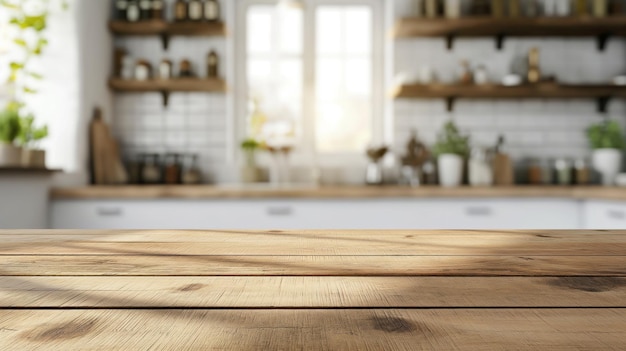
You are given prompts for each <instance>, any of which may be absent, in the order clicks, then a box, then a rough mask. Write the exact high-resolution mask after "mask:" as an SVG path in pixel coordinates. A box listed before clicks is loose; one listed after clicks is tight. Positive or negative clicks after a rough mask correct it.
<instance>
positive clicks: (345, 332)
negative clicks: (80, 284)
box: [0, 309, 626, 351]
mask: <svg viewBox="0 0 626 351" xmlns="http://www.w3.org/2000/svg"><path fill="white" fill-rule="evenodd" d="M624 330H626V310H624V309H543V310H533V309H530V310H528V309H521V310H519V309H515V310H510V309H503V310H500V309H497V310H482V309H477V310H472V309H470V310H378V309H374V310H196V311H190V310H171V309H170V310H70V311H68V310H53V311H46V310H43V311H42V310H39V311H33V310H20V311H11V310H1V311H0V349H5V350H54V351H56V350H65V351H71V350H148V349H150V350H216V349H219V350H359V351H360V350H422V349H424V350H431V349H433V350H461V349H462V350H624V349H626V336H625V335H626V334H624Z"/></svg>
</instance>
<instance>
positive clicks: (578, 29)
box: [394, 16, 626, 38]
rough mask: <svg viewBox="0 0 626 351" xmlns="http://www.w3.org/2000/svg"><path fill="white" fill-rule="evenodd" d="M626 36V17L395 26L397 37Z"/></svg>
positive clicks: (411, 21) (410, 21) (409, 21)
mask: <svg viewBox="0 0 626 351" xmlns="http://www.w3.org/2000/svg"><path fill="white" fill-rule="evenodd" d="M607 34H610V35H618V36H624V35H626V17H624V16H614V17H606V18H593V17H543V18H541V17H539V18H501V19H498V18H493V17H465V18H459V19H427V18H403V19H400V20H399V21H398V22H397V24H396V27H395V30H394V36H395V37H396V38H411V37H445V36H447V35H455V36H459V37H483V36H496V35H505V36H514V37H536V36H539V37H550V36H552V37H555V36H564V37H585V36H588V37H590V36H598V35H607Z"/></svg>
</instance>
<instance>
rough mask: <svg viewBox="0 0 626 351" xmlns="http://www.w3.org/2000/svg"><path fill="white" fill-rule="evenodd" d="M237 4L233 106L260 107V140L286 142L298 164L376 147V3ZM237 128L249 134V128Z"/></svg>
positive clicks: (333, 0) (336, 0) (378, 39)
mask: <svg viewBox="0 0 626 351" xmlns="http://www.w3.org/2000/svg"><path fill="white" fill-rule="evenodd" d="M242 1H243V3H244V4H245V5H244V6H243V8H242V13H243V17H242V20H243V22H242V23H243V25H244V26H245V28H240V29H241V30H243V31H244V32H245V33H246V36H245V40H243V41H244V42H245V44H243V49H244V51H245V55H242V56H244V57H243V58H242V60H243V62H242V63H240V67H242V68H243V69H245V74H244V75H243V76H244V77H243V79H241V80H239V82H240V84H241V86H242V87H244V88H242V91H241V95H240V97H239V100H238V101H239V102H240V105H244V104H245V101H246V100H250V99H255V100H258V101H259V102H260V109H261V110H262V111H263V112H264V113H265V115H267V123H266V124H265V125H264V127H263V132H262V133H261V134H262V135H261V136H260V138H266V139H267V140H268V141H269V142H272V139H278V140H281V141H285V140H290V141H291V142H293V143H294V144H295V148H296V152H297V153H298V154H300V156H303V157H298V159H300V160H302V159H307V157H306V155H309V156H312V155H317V156H319V159H320V160H323V159H324V158H325V157H330V158H332V157H335V156H338V155H346V154H350V155H353V154H355V153H358V154H362V153H363V152H364V150H365V148H366V147H367V145H368V143H370V142H372V141H380V139H382V131H380V128H375V126H377V125H382V98H383V97H382V89H381V88H380V87H381V86H382V54H381V52H382V25H381V24H380V23H381V22H382V18H380V14H381V12H382V10H381V9H380V6H381V4H380V3H379V1H378V0H360V1H359V0H343V1H341V0H306V1H305V0H301V1H299V3H300V4H302V6H277V5H276V2H275V1H265V0H242ZM287 2H289V1H287ZM292 2H293V1H292ZM242 56H240V57H242ZM246 112H249V111H246ZM379 121H380V123H379ZM239 130H240V131H241V132H242V133H244V134H247V135H250V128H239ZM256 130H258V129H256ZM312 157H313V156H312ZM351 159H358V158H354V157H351Z"/></svg>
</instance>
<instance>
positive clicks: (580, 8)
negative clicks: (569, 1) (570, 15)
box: [574, 0, 589, 16]
mask: <svg viewBox="0 0 626 351" xmlns="http://www.w3.org/2000/svg"><path fill="white" fill-rule="evenodd" d="M574 13H575V14H576V15H577V16H587V15H588V14H589V9H588V4H587V0H574Z"/></svg>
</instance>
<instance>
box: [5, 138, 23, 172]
mask: <svg viewBox="0 0 626 351" xmlns="http://www.w3.org/2000/svg"><path fill="white" fill-rule="evenodd" d="M21 166H22V148H21V147H17V146H15V145H12V144H1V143H0V167H21Z"/></svg>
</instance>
